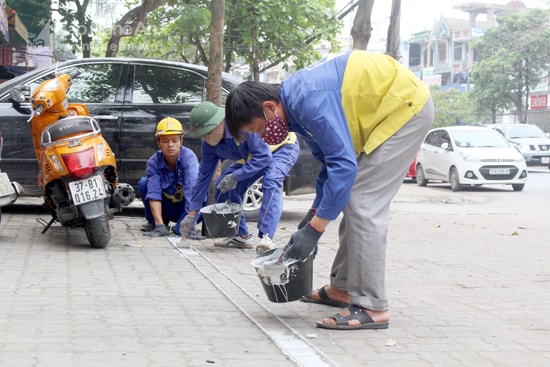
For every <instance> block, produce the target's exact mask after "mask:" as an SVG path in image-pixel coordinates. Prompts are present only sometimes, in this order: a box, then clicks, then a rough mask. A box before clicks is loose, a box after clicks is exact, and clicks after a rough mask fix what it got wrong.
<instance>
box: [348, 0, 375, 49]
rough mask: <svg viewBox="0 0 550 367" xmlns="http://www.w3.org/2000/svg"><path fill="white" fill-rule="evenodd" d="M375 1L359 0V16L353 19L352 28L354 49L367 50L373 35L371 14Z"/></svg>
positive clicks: (356, 15)
mask: <svg viewBox="0 0 550 367" xmlns="http://www.w3.org/2000/svg"><path fill="white" fill-rule="evenodd" d="M373 6H374V0H359V7H358V8H357V14H355V19H353V26H352V27H351V37H352V39H353V48H354V49H360V50H366V49H367V46H368V44H369V40H370V37H371V35H372V25H371V21H370V18H371V14H372V7H373Z"/></svg>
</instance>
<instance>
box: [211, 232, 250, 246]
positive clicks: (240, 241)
mask: <svg viewBox="0 0 550 367" xmlns="http://www.w3.org/2000/svg"><path fill="white" fill-rule="evenodd" d="M253 243H254V238H253V237H252V235H251V234H247V235H245V236H241V235H237V236H234V237H228V238H224V239H222V240H218V241H214V246H217V247H231V248H253V247H254V244H253Z"/></svg>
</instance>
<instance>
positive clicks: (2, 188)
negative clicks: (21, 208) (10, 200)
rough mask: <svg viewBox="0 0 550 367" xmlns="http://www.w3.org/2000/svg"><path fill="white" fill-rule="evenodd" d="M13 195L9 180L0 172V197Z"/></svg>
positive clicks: (5, 174)
mask: <svg viewBox="0 0 550 367" xmlns="http://www.w3.org/2000/svg"><path fill="white" fill-rule="evenodd" d="M13 193H15V190H14V189H13V186H12V185H11V181H10V178H9V177H8V174H7V173H5V172H0V197H3V196H6V195H11V194H13Z"/></svg>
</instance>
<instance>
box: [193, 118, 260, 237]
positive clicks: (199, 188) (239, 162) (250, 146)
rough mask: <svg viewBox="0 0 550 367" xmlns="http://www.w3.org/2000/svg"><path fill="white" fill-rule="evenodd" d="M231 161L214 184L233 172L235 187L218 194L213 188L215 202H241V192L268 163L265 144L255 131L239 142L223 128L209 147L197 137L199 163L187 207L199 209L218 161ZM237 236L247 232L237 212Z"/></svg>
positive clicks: (258, 176) (218, 191)
mask: <svg viewBox="0 0 550 367" xmlns="http://www.w3.org/2000/svg"><path fill="white" fill-rule="evenodd" d="M226 159H227V160H231V161H234V162H233V163H231V165H230V166H229V167H227V168H226V169H225V170H224V171H223V172H222V173H221V174H220V176H219V177H218V178H217V179H216V182H215V183H214V187H216V186H218V183H219V182H220V181H221V180H222V179H223V178H224V177H225V176H227V175H229V174H231V173H232V174H233V175H234V176H235V178H236V179H237V181H238V182H237V187H236V188H235V189H234V190H229V191H227V192H225V193H223V194H222V193H221V192H220V190H218V189H217V188H216V189H215V191H214V199H215V201H216V202H217V203H221V202H225V201H226V200H228V199H229V200H230V201H231V202H232V203H237V204H241V205H242V201H243V200H242V198H243V195H244V193H245V191H246V189H248V187H250V185H252V184H253V183H254V182H255V181H256V180H257V179H258V178H260V177H262V175H263V174H264V172H265V170H266V168H267V167H268V166H269V164H270V163H271V151H270V150H269V146H268V145H267V144H266V143H265V142H264V141H263V140H262V138H261V137H260V136H259V135H258V134H250V135H248V136H247V139H246V141H245V142H243V143H239V142H237V141H236V140H235V139H234V138H233V137H232V136H231V134H229V131H228V130H227V127H225V133H224V137H223V138H222V139H221V140H220V142H219V143H218V144H217V145H216V146H211V145H209V144H207V143H206V141H205V140H204V139H201V162H200V167H199V174H198V178H197V180H196V182H195V186H194V188H193V194H192V197H191V204H190V210H196V211H199V210H200V209H201V208H202V207H203V206H204V197H205V196H207V195H208V188H209V185H210V181H212V177H213V176H214V173H215V172H216V168H217V166H218V163H219V162H220V160H226ZM238 234H239V235H245V234H248V225H247V223H246V218H245V216H244V215H241V221H240V225H239V232H238Z"/></svg>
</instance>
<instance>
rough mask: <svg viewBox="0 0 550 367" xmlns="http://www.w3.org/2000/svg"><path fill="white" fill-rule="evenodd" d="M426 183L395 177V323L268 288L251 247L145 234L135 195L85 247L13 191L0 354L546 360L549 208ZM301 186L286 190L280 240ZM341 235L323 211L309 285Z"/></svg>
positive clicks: (3, 227) (72, 358)
mask: <svg viewBox="0 0 550 367" xmlns="http://www.w3.org/2000/svg"><path fill="white" fill-rule="evenodd" d="M419 190H424V191H419ZM426 192H427V191H426V189H425V188H418V187H416V185H403V187H402V190H401V191H400V193H399V195H398V197H397V198H396V199H395V200H394V205H393V207H392V212H391V227H390V232H389V238H388V239H389V253H388V269H387V273H388V286H389V295H390V303H391V312H392V320H391V324H390V328H389V329H387V330H376V331H372V330H370V331H369V330H365V331H349V332H344V331H330V330H324V329H318V328H316V327H315V321H317V320H320V319H322V318H324V317H326V316H328V315H331V314H333V313H335V312H337V311H339V309H337V308H332V307H328V306H322V305H314V304H307V303H302V302H291V303H287V304H277V303H271V302H269V301H268V300H267V298H266V295H265V293H264V292H263V289H262V287H261V284H260V281H259V279H258V277H257V276H256V274H255V271H254V269H253V267H252V266H251V264H250V261H251V260H252V258H253V257H254V250H235V249H222V248H218V247H214V246H213V245H212V240H205V241H200V242H199V241H194V243H193V249H192V250H185V249H178V248H176V247H175V246H174V245H173V243H172V242H171V241H169V240H167V239H166V238H160V239H159V238H148V237H144V236H143V235H142V232H140V230H139V227H140V225H141V224H142V223H143V219H142V218H141V217H139V216H136V215H135V214H136V213H137V214H139V213H140V209H139V208H137V209H136V208H134V209H133V210H130V211H128V212H127V213H123V215H120V216H117V217H116V218H115V219H114V220H112V221H111V222H110V223H111V230H112V240H111V243H110V245H109V246H108V247H107V248H106V249H103V250H98V249H92V248H90V247H89V245H88V244H87V241H86V237H85V235H84V232H83V230H81V229H66V228H62V227H60V226H59V225H54V226H52V227H51V228H50V230H48V232H47V233H46V234H41V233H40V231H41V230H42V226H41V225H40V224H39V223H37V222H36V217H41V218H44V219H48V214H47V213H45V212H42V211H39V210H38V209H39V208H38V207H32V206H31V207H27V206H18V205H16V206H15V207H14V209H12V210H10V211H9V212H8V211H6V210H4V211H3V213H2V223H0V284H1V285H2V286H1V287H0V367H12V366H13V367H27V366H33V367H34V366H36V367H43V366H51V367H65V366H67V367H69V366H70V367H73V366H78V367H86V366H109V367H118V366H131V367H140V366H155V367H156V366H167V367H172V366H185V367H187V366H189V367H194V366H223V367H232V366H235V367H237V366H239V367H247V366H258V365H259V364H262V365H263V366H266V367H267V366H269V367H272V366H274V367H278V366H315V367H317V366H321V367H322V366H341V367H348V366H369V367H371V366H372V367H378V366H385V367H387V366H390V367H391V366H395V367H403V366H419V367H424V366H446V367H447V366H499V367H500V366H514V367H515V366H540V367H543V366H549V365H550V292H549V291H548V285H549V284H550V265H549V261H550V246H548V240H549V239H550V226H549V225H548V218H549V217H550V215H545V214H544V213H543V214H540V213H537V214H534V215H532V216H524V215H521V216H518V215H516V214H515V213H507V214H502V213H498V212H495V213H491V212H490V211H488V210H487V205H486V204H487V203H486V202H485V201H484V200H485V199H483V198H480V196H481V195H477V193H475V192H474V193H468V192H466V193H463V194H460V195H459V194H456V195H455V193H452V197H453V200H455V202H449V200H448V198H447V194H441V197H435V198H434V197H433V195H432V196H430V197H429V198H428V197H427V196H425V193H426ZM432 193H433V191H432ZM311 198H312V196H310V195H304V196H297V197H288V198H285V210H284V213H283V218H282V220H281V223H280V228H279V231H278V233H277V236H276V238H275V239H276V240H277V241H278V243H280V244H281V245H283V244H284V243H286V240H288V236H290V234H291V233H292V232H293V231H294V229H295V227H296V224H297V223H298V221H299V220H300V219H301V218H302V215H303V214H304V213H305V211H306V210H307V208H308V206H309V204H310V202H311ZM457 198H458V199H457ZM457 200H458V201H457ZM453 204H460V205H462V209H463V206H464V205H466V206H467V207H468V208H469V209H468V210H466V212H464V211H463V210H458V208H459V205H453ZM420 208H421V209H420ZM546 214H550V213H546ZM254 227H255V224H254V223H252V224H251V225H250V228H251V229H253V228H254ZM337 246H338V241H337V222H333V223H331V224H330V226H329V228H328V229H327V231H326V233H325V234H324V235H323V237H322V238H321V242H320V249H319V254H318V256H317V258H316V260H315V262H314V282H313V283H314V287H318V286H322V285H323V284H326V283H328V269H329V268H330V264H331V261H332V257H333V255H334V252H335V250H336V248H337Z"/></svg>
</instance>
